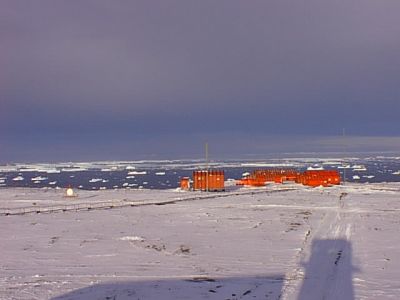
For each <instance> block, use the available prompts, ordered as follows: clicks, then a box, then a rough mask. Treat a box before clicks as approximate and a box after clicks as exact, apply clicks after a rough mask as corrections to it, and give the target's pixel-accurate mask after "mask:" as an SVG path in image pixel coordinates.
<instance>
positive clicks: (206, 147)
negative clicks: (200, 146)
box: [205, 142, 209, 192]
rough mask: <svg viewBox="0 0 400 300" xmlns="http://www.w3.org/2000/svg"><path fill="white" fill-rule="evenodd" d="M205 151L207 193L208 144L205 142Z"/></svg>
mask: <svg viewBox="0 0 400 300" xmlns="http://www.w3.org/2000/svg"><path fill="white" fill-rule="evenodd" d="M205 151H206V191H207V192H208V176H209V174H208V173H209V171H208V143H207V142H206V145H205Z"/></svg>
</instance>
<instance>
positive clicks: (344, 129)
mask: <svg viewBox="0 0 400 300" xmlns="http://www.w3.org/2000/svg"><path fill="white" fill-rule="evenodd" d="M342 135H343V184H345V182H346V168H347V164H345V163H344V161H345V158H346V128H343V132H342Z"/></svg>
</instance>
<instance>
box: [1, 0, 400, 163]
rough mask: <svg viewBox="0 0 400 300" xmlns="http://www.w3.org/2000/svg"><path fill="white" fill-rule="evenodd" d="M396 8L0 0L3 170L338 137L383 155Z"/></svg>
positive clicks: (315, 145)
mask: <svg viewBox="0 0 400 300" xmlns="http://www.w3.org/2000/svg"><path fill="white" fill-rule="evenodd" d="M399 11H400V2H399V1H395V0H384V1H376V0H373V1H371V0H362V1H351V0H350V1H320V0H319V1H316V0H315V1H314V0H311V1H235V0H230V1H190V0H189V1H188V0H184V1H176V0H168V1H161V0H160V1H97V0H96V1H89V0H83V1H12V0H3V1H1V2H0V23H1V25H0V136H1V137H2V138H1V141H0V150H2V151H1V152H2V158H1V160H2V161H11V160H14V161H15V160H45V159H46V158H48V159H51V160H65V159H67V160H74V159H90V158H93V159H130V158H132V159H134V158H135V157H136V156H146V155H150V156H151V157H153V156H157V157H163V156H165V157H169V156H174V157H175V158H176V157H180V156H196V155H198V154H199V152H201V151H202V150H201V149H202V148H201V147H202V146H201V145H202V144H203V143H204V142H205V141H207V140H208V141H211V142H212V143H213V144H215V147H214V148H216V149H220V150H219V152H218V155H220V157H223V156H224V155H229V154H233V153H235V149H236V152H237V155H239V154H240V153H242V154H247V153H253V152H254V153H258V154H263V153H268V152H271V151H278V152H279V151H283V150H287V151H296V150H298V149H299V148H301V150H302V151H307V149H308V150H309V151H329V150H332V151H336V150H335V149H334V148H335V146H334V145H332V148H331V149H327V145H328V146H329V145H330V143H325V142H322V141H326V140H332V141H335V140H337V136H338V135H340V134H341V132H342V128H346V132H348V135H349V136H357V138H358V139H362V140H365V139H367V140H368V138H370V140H369V141H370V142H369V143H361V144H362V145H364V146H360V147H359V149H355V150H365V149H367V150H369V149H374V150H377V149H378V150H393V145H397V139H398V137H399V136H400V126H399V125H398V114H399V112H400V101H399V99H398V98H399V95H400V82H399V81H400V19H399V18H398V12H399ZM303 137H304V138H303ZM378 137H380V138H378ZM311 140H312V141H313V142H310V141H311ZM295 141H298V142H295ZM301 141H309V142H308V143H307V142H304V143H302V142H301ZM377 141H380V144H378V145H377V144H375V142H377ZM393 141H396V142H393ZM219 143H221V144H223V145H218V144H219ZM237 144H244V145H247V146H248V147H247V148H246V147H243V146H240V147H239V146H238V147H237V148H233V147H234V146H233V145H237ZM224 145H225V146H224ZM228 145H229V146H228ZM257 145H258V146H257ZM263 145H264V146H263ZM294 145H297V146H294ZM357 145H359V144H357ZM368 145H369V146H368ZM371 145H372V146H371ZM308 146H309V147H308ZM307 147H308V148H307ZM336 148H337V147H336ZM195 149H199V150H198V151H197V150H195ZM94 150H95V151H94ZM246 151H247V153H246ZM235 154H236V153H235ZM91 155H92V156H91Z"/></svg>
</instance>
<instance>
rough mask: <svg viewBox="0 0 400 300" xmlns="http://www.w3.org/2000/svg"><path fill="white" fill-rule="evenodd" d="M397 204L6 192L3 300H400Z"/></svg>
mask: <svg viewBox="0 0 400 300" xmlns="http://www.w3.org/2000/svg"><path fill="white" fill-rule="evenodd" d="M399 195H400V184H398V183H392V184H389V183H387V184H385V183H382V184H346V185H345V186H339V187H332V188H325V189H322V188H316V189H312V188H306V187H303V186H299V185H281V186H268V187H266V188H264V189H261V188H260V189H240V190H233V191H230V192H226V193H191V192H178V191H173V190H163V191H149V190H147V191H146V190H143V191H133V190H131V191H129V190H115V191H112V190H110V191H79V195H78V197H76V198H66V197H64V191H63V190H55V189H23V188H17V189H15V188H9V189H8V188H6V189H1V190H0V237H1V247H0V251H1V252H0V255H1V262H0V299H7V300H8V299H54V300H55V299H57V300H61V299H82V300H83V299H118V300H121V299H231V300H233V299H298V300H314V299H344V300H346V299H400V280H399V277H400V234H399V233H400V232H399V228H400V198H399ZM38 211H39V212H40V213H37V212H38Z"/></svg>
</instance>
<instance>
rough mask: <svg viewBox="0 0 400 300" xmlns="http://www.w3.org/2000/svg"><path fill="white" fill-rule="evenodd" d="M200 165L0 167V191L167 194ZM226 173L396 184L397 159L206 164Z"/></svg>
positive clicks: (174, 162) (168, 162) (399, 169)
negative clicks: (334, 174) (314, 175)
mask: <svg viewBox="0 0 400 300" xmlns="http://www.w3.org/2000/svg"><path fill="white" fill-rule="evenodd" d="M205 167H206V166H205V163H204V161H201V160H158V161H149V160H148V161H103V162H79V163H73V162H66V163H52V164H50V163H40V164H30V163H18V164H8V165H1V166H0V188H2V187H3V188H4V187H35V188H45V187H52V188H57V187H58V188H65V187H68V186H72V187H74V188H80V189H83V190H100V189H107V190H108V189H121V188H123V189H172V188H176V187H178V185H179V181H180V178H182V177H184V176H190V177H191V175H192V171H193V170H198V169H204V168H205ZM209 167H210V168H212V169H219V170H224V171H225V174H226V175H225V178H226V179H239V178H241V177H242V174H244V173H246V172H251V171H253V170H255V169H265V168H294V169H297V170H299V171H304V170H306V169H321V168H323V169H327V170H331V169H337V170H339V172H340V173H341V176H342V179H343V178H345V179H346V181H348V182H360V183H382V182H399V181H400V157H383V156H374V157H362V158H360V157H348V158H346V159H343V158H323V159H322V158H282V159H264V160H262V159H259V160H227V161H213V162H210V163H209Z"/></svg>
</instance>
